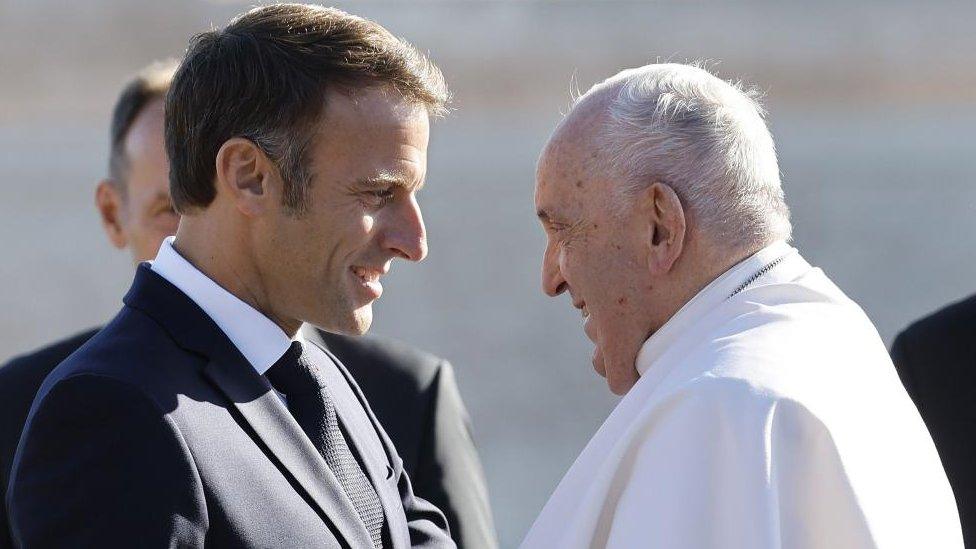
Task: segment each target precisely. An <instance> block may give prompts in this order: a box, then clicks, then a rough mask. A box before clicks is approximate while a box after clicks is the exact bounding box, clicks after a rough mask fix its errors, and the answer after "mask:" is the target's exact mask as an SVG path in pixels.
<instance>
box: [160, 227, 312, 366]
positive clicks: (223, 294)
mask: <svg viewBox="0 0 976 549" xmlns="http://www.w3.org/2000/svg"><path fill="white" fill-rule="evenodd" d="M173 240H174V237H172V236H170V237H168V238H166V240H164V241H163V244H162V245H161V246H160V247H159V253H158V254H156V259H155V260H153V261H152V262H151V265H152V270H153V271H154V272H155V273H156V274H158V275H159V276H161V277H163V278H165V279H166V280H168V281H169V282H170V283H171V284H172V285H174V286H176V287H177V288H179V289H180V291H182V292H183V293H184V294H186V296H187V297H189V298H190V299H192V300H193V302H194V303H196V304H197V305H198V306H200V308H201V309H203V312H205V313H207V316H209V317H210V318H211V319H213V321H214V322H215V323H216V324H217V327H219V328H220V329H221V331H223V332H224V334H226V335H227V338H228V339H230V341H231V343H233V344H234V347H237V350H238V351H240V352H241V354H242V355H244V358H246V359H247V361H248V362H249V363H251V366H253V367H254V369H255V370H257V372H258V374H260V375H264V373H265V372H266V371H267V370H268V368H270V367H271V366H272V365H274V363H275V362H277V360H278V359H279V358H281V357H282V355H284V354H285V351H287V350H288V347H289V346H290V345H291V342H292V341H303V340H304V336H303V335H302V331H301V330H298V332H297V333H296V334H295V337H294V338H289V337H288V336H287V335H286V334H285V332H284V331H282V329H281V328H279V327H278V325H277V324H275V323H274V322H272V321H271V319H269V318H268V317H266V316H264V315H263V314H261V313H260V312H258V310H257V309H255V308H254V307H251V306H250V305H248V304H247V303H245V302H243V301H241V300H240V299H239V298H238V297H237V296H235V295H234V294H232V293H230V292H228V291H227V290H225V289H223V288H222V287H220V285H219V284H217V283H216V282H214V281H213V280H211V279H210V278H209V277H207V275H205V274H203V273H202V272H200V270H199V269H197V268H196V267H194V266H193V265H192V264H191V263H190V262H189V261H187V260H186V259H185V258H184V257H183V256H181V255H180V254H179V252H177V251H176V249H175V248H173Z"/></svg>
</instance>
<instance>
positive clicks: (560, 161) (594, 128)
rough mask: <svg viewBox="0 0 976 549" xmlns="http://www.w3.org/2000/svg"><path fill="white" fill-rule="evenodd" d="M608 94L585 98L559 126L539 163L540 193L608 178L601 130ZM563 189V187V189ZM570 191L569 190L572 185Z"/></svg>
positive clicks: (582, 185) (584, 186)
mask: <svg viewBox="0 0 976 549" xmlns="http://www.w3.org/2000/svg"><path fill="white" fill-rule="evenodd" d="M607 106H608V96H607V94H605V93H598V94H595V95H594V96H592V97H584V98H583V99H581V100H580V102H579V103H577V105H576V106H575V107H574V108H573V110H572V111H571V112H570V113H569V115H567V117H566V118H565V119H564V120H563V121H562V122H561V123H560V124H559V125H558V126H557V127H556V129H555V131H553V133H552V136H551V137H550V138H549V141H548V142H547V143H546V146H545V148H544V149H543V151H542V154H541V155H540V156H539V162H538V164H537V166H536V195H537V197H538V196H539V195H540V194H546V193H547V192H549V191H553V190H556V189H552V187H554V186H556V187H562V186H563V185H564V184H567V183H568V184H569V185H571V186H572V187H574V188H579V189H585V188H586V187H587V186H588V183H591V182H595V181H602V180H605V178H606V174H604V173H602V171H603V166H604V165H605V164H604V162H603V160H604V159H603V158H602V156H601V154H602V149H601V146H600V139H599V138H600V132H602V131H603V128H604V124H605V123H606V116H607ZM560 190H562V189H560ZM566 190H569V189H568V188H567V189H566Z"/></svg>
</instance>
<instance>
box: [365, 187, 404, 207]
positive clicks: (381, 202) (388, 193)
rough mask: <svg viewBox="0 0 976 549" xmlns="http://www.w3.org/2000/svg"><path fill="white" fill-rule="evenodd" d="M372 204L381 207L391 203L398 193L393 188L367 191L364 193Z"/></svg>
mask: <svg viewBox="0 0 976 549" xmlns="http://www.w3.org/2000/svg"><path fill="white" fill-rule="evenodd" d="M363 194H364V195H365V196H366V197H367V199H368V202H369V204H370V205H371V206H373V207H375V208H379V207H381V206H385V205H387V204H389V203H390V201H391V200H393V199H394V198H395V197H396V193H395V192H394V191H393V189H379V190H375V191H366V192H365V193H363Z"/></svg>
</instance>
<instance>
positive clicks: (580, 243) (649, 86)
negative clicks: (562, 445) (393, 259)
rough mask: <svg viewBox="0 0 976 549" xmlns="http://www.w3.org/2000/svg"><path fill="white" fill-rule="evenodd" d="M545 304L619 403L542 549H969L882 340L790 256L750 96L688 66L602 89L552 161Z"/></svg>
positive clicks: (771, 158)
mask: <svg viewBox="0 0 976 549" xmlns="http://www.w3.org/2000/svg"><path fill="white" fill-rule="evenodd" d="M535 199H536V207H537V210H538V215H539V218H540V220H541V221H542V224H543V227H544V229H545V232H546V234H547V237H548V243H547V248H546V250H545V256H544V259H543V267H542V279H543V289H544V291H545V293H547V294H548V295H550V296H557V295H559V294H562V293H564V292H568V293H569V295H570V297H571V299H572V303H573V305H574V306H575V307H577V308H578V309H580V310H581V311H582V315H583V319H584V327H583V329H584V331H585V332H586V335H587V336H588V337H589V338H590V339H591V340H592V341H593V342H594V344H595V345H596V350H595V352H594V355H593V366H594V368H595V369H596V371H597V372H599V373H600V374H601V375H603V376H604V377H606V380H607V383H608V384H609V386H610V389H611V390H612V391H613V392H614V393H617V394H620V395H624V397H623V399H622V400H621V401H620V403H619V404H618V405H617V407H616V409H615V410H614V411H613V413H612V414H611V415H610V417H609V418H608V419H607V421H606V422H605V423H604V424H603V425H602V426H601V427H600V429H599V431H598V432H597V433H596V435H594V437H593V438H592V439H591V440H590V442H589V444H588V445H587V446H586V448H585V449H584V450H583V453H582V454H581V455H580V456H579V458H578V459H577V460H576V462H575V463H574V464H573V466H572V467H571V468H570V470H569V472H568V473H567V474H566V476H565V477H564V478H563V480H562V481H561V482H560V484H559V486H558V487H557V488H556V491H555V493H554V494H553V496H552V497H551V499H550V500H549V502H548V503H547V504H546V506H545V508H544V509H543V511H542V514H541V515H540V516H539V518H538V519H537V520H536V522H535V524H534V526H533V527H532V529H531V531H530V532H529V534H528V536H527V537H526V539H525V541H524V547H530V548H540V549H541V548H550V547H560V548H593V547H617V548H631V547H660V548H673V547H687V548H704V547H715V548H718V547H721V548H752V549H756V548H767V547H768V548H779V547H790V548H801V549H802V548H810V549H812V548H827V547H831V548H833V547H851V548H854V547H857V548H867V547H946V548H949V547H955V548H958V547H961V546H962V538H961V534H960V531H959V522H958V518H957V516H956V509H955V504H954V501H953V498H952V492H951V490H950V488H949V484H948V482H947V481H946V478H945V474H944V472H943V471H942V467H941V464H940V463H939V460H938V455H937V454H936V452H935V448H934V446H933V444H932V441H931V439H930V438H929V436H928V433H927V432H926V431H925V427H924V425H923V424H922V422H921V420H920V418H919V417H918V413H917V412H916V410H915V409H914V406H912V404H911V401H910V400H909V399H908V398H907V396H906V395H905V392H904V390H903V389H902V388H901V386H900V384H899V382H898V379H897V377H896V376H895V374H894V372H893V371H892V368H891V362H890V360H889V359H888V355H887V353H886V352H885V349H884V346H883V345H882V343H881V340H880V338H879V336H878V334H877V331H876V330H875V328H874V326H873V325H872V324H871V322H870V321H869V320H868V319H867V317H866V316H865V315H864V313H863V312H862V311H861V309H860V308H859V307H858V306H857V305H856V304H855V303H853V302H851V301H850V300H849V299H848V298H847V297H846V296H845V295H844V294H843V293H842V292H841V291H840V290H839V289H838V288H837V287H836V286H834V284H833V283H831V282H830V280H829V279H828V278H827V277H826V276H825V275H824V274H823V272H821V271H820V270H819V269H817V268H814V267H812V266H810V264H808V263H807V262H806V261H805V260H804V259H803V258H802V257H801V256H800V254H799V253H798V252H797V250H796V249H794V248H792V247H791V246H790V245H789V244H787V241H788V240H789V239H790V233H791V225H790V221H789V211H788V209H787V206H786V203H785V201H784V197H783V192H782V189H781V186H780V178H779V168H778V166H777V159H776V153H775V150H774V147H773V141H772V137H771V136H770V134H769V132H768V130H767V128H766V125H765V121H764V120H763V115H762V110H761V108H760V107H759V105H758V104H757V103H756V101H755V100H754V98H753V96H751V95H750V94H748V93H744V92H743V90H742V89H741V88H740V87H739V86H736V85H732V84H729V83H727V82H724V81H722V80H720V79H718V78H716V77H714V76H712V75H711V74H709V73H708V72H707V71H705V70H703V69H700V68H697V67H693V66H687V65H676V64H665V65H648V66H645V67H641V68H637V69H632V70H627V71H624V72H622V73H620V74H619V75H617V76H615V77H613V78H610V79H608V80H607V81H605V82H603V83H602V84H598V85H596V86H594V87H593V88H591V89H590V91H589V92H587V93H586V94H585V95H584V96H583V97H582V98H581V99H580V100H579V101H578V103H577V104H576V105H575V107H574V108H573V109H572V111H571V112H570V113H569V115H568V116H567V117H566V119H565V120H564V121H563V122H562V123H561V124H560V125H559V127H558V128H557V129H556V131H555V133H554V135H553V136H552V137H551V139H550V141H549V143H548V144H547V146H546V148H545V151H544V152H543V153H542V156H541V158H540V160H539V167H538V172H537V180H536V195H535Z"/></svg>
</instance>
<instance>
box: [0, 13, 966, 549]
mask: <svg viewBox="0 0 976 549" xmlns="http://www.w3.org/2000/svg"><path fill="white" fill-rule="evenodd" d="M249 5H250V4H249V3H246V2H236V1H214V2H203V1H197V2H194V1H190V0H178V1H173V2H145V3H141V2H122V1H109V0H97V1H89V2H83V3H81V2H79V3H70V4H69V3H64V2H55V1H53V0H39V1H30V2H28V1H18V2H10V1H6V2H4V1H0V174H2V191H3V192H2V199H0V234H2V243H3V249H2V253H0V258H2V259H0V281H2V282H0V311H2V313H0V360H3V359H5V358H6V357H8V356H11V355H14V354H17V353H20V352H24V351H27V350H29V349H31V348H33V347H36V346H38V345H41V344H44V343H47V342H50V341H52V340H54V339H58V338H61V337H64V336H67V335H70V334H72V333H74V332H77V331H79V330H81V329H83V328H86V327H89V326H93V325H96V324H99V323H102V322H104V321H106V320H107V319H108V318H110V316H111V315H112V314H113V313H114V312H115V311H116V310H117V308H118V306H119V303H120V298H121V296H122V294H123V293H124V292H125V290H126V288H127V287H128V283H129V279H130V276H131V265H130V264H129V257H128V255H127V254H125V253H122V252H117V251H115V250H114V249H112V248H111V247H110V246H109V244H108V242H107V241H106V239H105V237H104V236H103V234H102V232H101V228H100V226H99V224H98V220H97V217H96V215H95V210H94V207H93V200H94V198H93V197H94V194H93V193H94V185H95V182H96V181H97V180H98V179H99V178H100V177H102V176H103V174H104V173H105V169H106V168H105V165H106V154H107V150H108V115H109V111H110V109H111V106H112V102H113V101H114V99H115V95H116V93H117V92H118V90H119V88H120V86H121V85H122V84H123V83H124V82H125V80H126V79H127V77H128V76H129V75H130V74H131V73H132V72H134V71H136V70H137V69H139V68H140V67H141V66H142V65H144V64H146V63H147V62H149V61H151V60H153V59H156V58H162V57H167V56H178V55H180V54H181V52H182V50H183V49H184V48H185V45H186V41H187V38H188V36H189V35H190V34H191V33H193V32H197V31H199V30H202V29H205V28H207V27H209V26H210V25H211V24H213V25H217V26H220V25H223V24H224V23H226V21H227V20H228V19H229V18H230V17H231V16H232V15H233V14H235V13H238V12H240V11H243V10H244V9H246V8H247V7H249ZM66 6H67V7H66ZM340 7H343V8H345V9H347V10H349V11H352V12H354V13H357V14H360V15H365V16H368V17H371V18H374V19H376V20H378V21H379V22H380V23H382V24H384V25H385V26H387V27H388V28H390V29H391V30H392V31H393V32H394V33H396V34H398V35H402V36H404V37H406V38H407V39H409V40H410V41H412V42H414V43H415V44H416V45H418V46H419V47H420V48H421V49H424V50H427V51H429V52H430V54H431V56H432V57H433V58H434V60H435V61H436V62H437V63H438V64H439V65H440V66H441V68H442V69H443V70H444V72H445V74H446V76H447V78H448V81H449V83H450V84H451V86H452V87H453V90H454V93H455V97H456V102H455V107H456V111H455V112H454V113H453V114H452V115H451V116H450V117H449V118H448V119H446V120H443V121H441V122H438V123H437V124H436V125H435V126H434V129H433V136H432V143H431V149H430V158H429V175H428V181H427V187H426V188H425V189H424V190H423V191H422V193H421V196H420V200H421V205H422V207H423V209H424V214H425V217H426V221H427V227H428V232H429V238H430V256H429V258H428V259H427V260H426V261H425V262H424V263H422V264H419V265H413V264H394V269H393V274H392V275H391V276H390V280H389V282H388V283H387V284H386V287H387V288H386V289H387V291H386V293H385V294H384V296H383V298H382V299H381V300H380V302H379V303H378V304H377V306H376V321H375V323H374V333H379V334H384V335H390V336H394V337H397V338H400V339H404V340H407V341H410V342H413V343H416V344H417V345H420V346H422V347H425V348H427V349H429V350H432V351H434V352H436V353H438V354H441V355H443V356H445V357H447V358H449V359H450V360H451V361H452V362H453V363H454V364H455V366H456V367H457V372H458V378H459V382H460V385H461V391H462V393H463V395H464V397H465V399H466V401H467V404H468V407H469V409H470V411H471V415H472V417H473V420H474V424H475V436H476V439H477V441H478V444H479V446H480V448H481V453H482V458H483V460H484V464H485V468H486V472H487V475H488V480H489V485H490V486H489V488H490V490H491V496H492V502H493V505H494V512H495V516H496V520H497V524H498V529H499V533H500V537H501V541H502V544H503V546H504V547H512V546H515V545H516V544H517V543H518V542H519V540H521V538H522V536H523V535H524V533H525V532H526V530H527V529H528V527H529V526H530V525H531V522H532V520H533V519H534V517H535V515H536V514H537V513H538V511H539V510H540V509H541V507H542V505H543V503H544V502H545V500H546V498H547V497H548V495H549V493H550V492H551V491H552V489H553V488H554V487H555V484H556V483H557V482H558V480H559V478H560V477H561V476H562V474H563V473H564V472H565V470H566V469H567V468H568V467H569V465H570V464H571V463H572V460H573V458H574V457H575V455H576V454H577V453H578V452H579V450H580V449H581V448H582V447H583V445H584V444H585V443H586V441H587V440H588V438H589V436H590V435H591V434H592V433H593V432H594V431H595V430H596V428H597V427H598V426H599V424H600V422H601V421H602V420H603V418H604V417H606V414H607V412H608V411H609V410H610V408H611V407H612V406H613V404H614V402H615V399H614V398H613V397H612V396H611V395H610V394H609V391H608V390H607V389H606V386H605V384H604V382H603V380H602V379H601V378H599V377H598V376H596V374H594V373H593V372H592V370H591V368H590V365H589V356H590V352H591V346H590V344H589V342H588V341H587V340H586V338H585V336H584V335H583V333H582V330H581V327H580V324H579V315H578V313H577V312H576V311H575V310H573V309H571V307H570V305H569V303H568V300H566V299H565V298H560V299H557V300H552V299H548V298H546V297H545V296H543V295H542V293H541V291H540V281H539V263H540V260H541V253H542V250H543V245H544V238H543V234H542V232H541V230H540V229H539V227H538V226H537V222H536V220H535V216H534V213H533V211H534V210H533V205H532V186H533V175H534V164H535V159H536V156H537V154H538V152H539V150H540V149H541V147H542V145H543V143H544V142H545V140H546V137H547V136H548V133H549V131H550V130H551V129H552V127H553V126H554V125H555V124H556V122H557V121H558V120H559V119H560V117H561V116H562V113H564V112H565V111H566V110H567V107H568V105H569V101H570V95H571V94H570V90H571V89H572V88H573V87H574V86H576V87H579V88H582V89H584V90H585V89H586V88H587V87H589V86H590V85H591V84H592V83H594V82H596V81H598V80H600V79H603V78H605V77H607V76H610V75H612V74H614V73H616V72H617V71H618V70H620V69H623V68H626V67H631V66H636V65H640V64H643V63H646V62H650V61H654V60H656V59H662V60H667V59H670V60H676V61H684V60H693V59H697V58H708V59H712V60H715V61H717V62H718V63H716V64H714V65H712V66H713V67H714V69H715V70H716V71H717V72H718V74H719V75H721V76H723V77H726V78H742V79H744V80H746V81H747V82H751V83H754V84H756V85H757V86H759V87H760V88H761V89H763V90H765V91H766V104H767V106H768V108H769V111H770V114H769V123H770V126H771V128H772V131H773V134H774V137H775V139H776V143H777V146H778V150H779V155H780V167H781V170H782V172H783V179H784V187H785V189H786V195H787V200H788V202H789V204H790V206H791V207H792V211H793V221H794V225H795V227H796V231H795V242H796V244H797V246H798V247H799V248H800V250H801V251H802V252H803V253H804V255H806V257H807V258H808V259H809V260H810V261H811V262H813V263H814V264H816V265H819V266H821V267H823V268H824V270H825V271H826V272H827V273H828V274H829V275H830V276H831V277H832V278H833V279H834V281H835V282H837V283H838V284H839V285H840V286H841V287H842V288H843V289H845V290H846V291H847V292H848V294H849V295H850V296H851V297H853V298H854V299H855V300H857V301H858V302H859V303H861V305H862V306H863V307H864V309H865V310H866V311H867V313H868V314H869V315H870V317H871V318H872V319H873V320H874V321H875V322H876V324H877V326H878V329H879V331H880V333H881V335H882V337H884V338H885V341H886V342H890V339H891V338H892V337H893V336H894V334H895V333H896V332H897V330H899V329H901V328H902V327H903V326H905V325H906V324H907V323H908V322H909V321H910V320H911V319H913V318H915V317H918V316H920V315H922V314H924V313H927V312H929V311H931V310H934V309H935V308H937V307H939V306H941V305H943V304H945V303H947V302H949V301H953V300H956V299H959V298H961V297H963V296H965V295H967V294H968V293H970V292H973V291H976V276H974V274H976V259H974V249H976V187H974V185H973V177H974V174H976V160H974V157H976V147H974V139H973V135H972V133H973V132H972V128H973V127H974V125H976V108H974V107H976V91H974V90H976V72H974V67H976V63H974V62H976V34H974V33H973V32H972V21H974V20H976V4H974V3H973V2H971V1H966V2H963V1H960V2H935V3H933V2H926V3H917V2H903V3H899V2H873V3H871V2H869V3H854V4H852V3H849V2H818V3H816V5H815V6H813V5H810V4H807V3H800V2H795V3H794V2H787V3H782V2H777V3H773V2H769V3H766V2H745V3H734V4H733V3H724V2H723V3H712V2H700V1H699V2H649V3H638V2H593V3H583V2H510V3H501V2H491V3H489V2H460V1H459V2H363V3H353V2H343V3H341V4H340ZM824 344H825V345H829V344H830V342H824ZM839 382H842V380H839Z"/></svg>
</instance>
